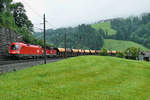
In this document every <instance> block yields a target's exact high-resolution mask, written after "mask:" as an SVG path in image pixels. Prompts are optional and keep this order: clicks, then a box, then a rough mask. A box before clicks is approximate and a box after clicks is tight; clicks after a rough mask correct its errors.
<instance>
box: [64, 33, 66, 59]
mask: <svg viewBox="0 0 150 100" xmlns="http://www.w3.org/2000/svg"><path fill="white" fill-rule="evenodd" d="M64 48H65V54H64V57H65V58H66V32H65V34H64Z"/></svg>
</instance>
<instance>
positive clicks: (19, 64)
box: [0, 58, 64, 74]
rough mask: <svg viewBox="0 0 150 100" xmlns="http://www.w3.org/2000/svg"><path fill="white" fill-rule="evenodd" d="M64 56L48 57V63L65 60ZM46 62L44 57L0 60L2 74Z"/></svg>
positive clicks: (0, 72)
mask: <svg viewBox="0 0 150 100" xmlns="http://www.w3.org/2000/svg"><path fill="white" fill-rule="evenodd" d="M63 59H64V58H53V59H52V58H51V59H47V63H52V62H56V61H60V60H63ZM40 64H44V61H43V59H37V60H33V59H29V60H8V61H0V74H3V73H6V72H13V71H18V70H21V69H25V68H28V67H33V66H36V65H40Z"/></svg>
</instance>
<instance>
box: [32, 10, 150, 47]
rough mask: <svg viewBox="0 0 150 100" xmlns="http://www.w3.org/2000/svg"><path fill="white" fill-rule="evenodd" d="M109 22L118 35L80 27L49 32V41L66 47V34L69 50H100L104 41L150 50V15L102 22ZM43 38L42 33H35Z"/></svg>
mask: <svg viewBox="0 0 150 100" xmlns="http://www.w3.org/2000/svg"><path fill="white" fill-rule="evenodd" d="M105 22H109V23H110V24H111V28H112V29H113V30H115V31H116V34H112V35H110V33H109V34H108V32H107V30H104V29H102V28H100V29H98V30H97V29H94V28H93V27H91V26H92V25H90V24H89V25H85V24H82V25H78V26H77V27H74V28H72V27H69V28H60V29H56V30H52V29H49V30H47V32H46V34H47V41H48V42H50V43H52V44H54V45H55V46H56V47H64V38H65V37H64V36H65V33H66V44H67V48H82V49H100V48H102V47H103V44H104V39H114V40H126V41H134V42H136V43H139V44H142V45H144V46H145V47H148V48H150V13H146V14H142V15H140V16H132V17H128V18H115V19H111V20H106V21H101V22H100V23H105ZM34 35H35V36H36V37H38V38H41V33H35V34H34Z"/></svg>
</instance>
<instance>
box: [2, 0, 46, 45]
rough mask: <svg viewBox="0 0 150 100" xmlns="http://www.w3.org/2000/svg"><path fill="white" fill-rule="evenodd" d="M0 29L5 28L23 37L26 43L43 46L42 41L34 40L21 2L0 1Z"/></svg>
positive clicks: (31, 25)
mask: <svg viewBox="0 0 150 100" xmlns="http://www.w3.org/2000/svg"><path fill="white" fill-rule="evenodd" d="M0 27H6V28H8V29H10V30H13V31H15V32H17V33H18V34H21V35H22V36H23V40H24V42H26V43H31V44H40V45H43V41H42V40H39V39H36V38H35V37H34V36H33V35H32V32H33V31H34V30H33V24H32V22H31V21H30V20H29V19H28V16H27V15H26V10H25V8H24V5H23V4H22V3H21V2H17V3H14V2H13V0H0Z"/></svg>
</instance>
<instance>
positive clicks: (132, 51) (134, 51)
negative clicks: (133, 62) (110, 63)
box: [125, 47, 140, 59]
mask: <svg viewBox="0 0 150 100" xmlns="http://www.w3.org/2000/svg"><path fill="white" fill-rule="evenodd" d="M139 53H140V48H136V47H131V48H127V49H126V50H125V56H126V58H128V59H137V58H138V56H139Z"/></svg>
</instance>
